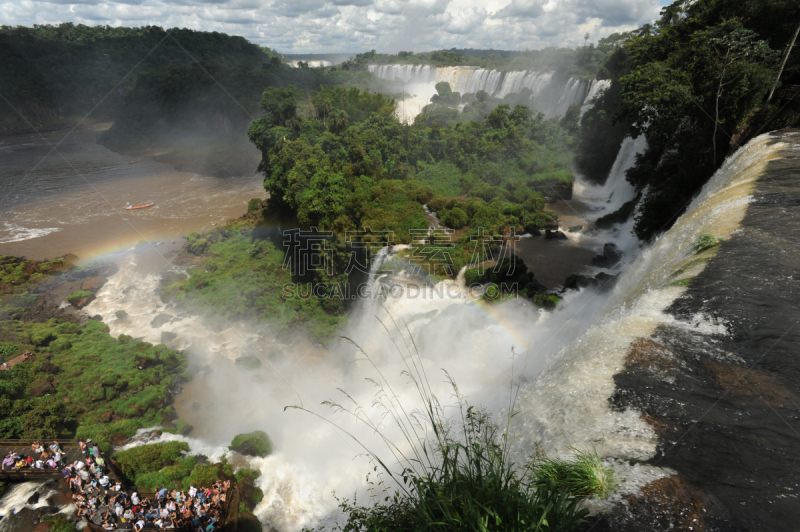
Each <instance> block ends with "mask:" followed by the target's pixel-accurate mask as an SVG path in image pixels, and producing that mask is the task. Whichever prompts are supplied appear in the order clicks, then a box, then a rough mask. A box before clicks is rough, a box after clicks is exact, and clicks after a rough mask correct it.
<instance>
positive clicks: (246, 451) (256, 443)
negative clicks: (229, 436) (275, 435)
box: [230, 430, 272, 457]
mask: <svg viewBox="0 0 800 532" xmlns="http://www.w3.org/2000/svg"><path fill="white" fill-rule="evenodd" d="M230 448H231V450H232V451H236V452H237V453H239V454H243V455H245V456H261V457H264V456H267V455H268V454H272V440H270V439H269V436H267V433H266V432H264V431H263V430H256V431H253V432H250V433H248V434H239V435H237V436H236V437H235V438H234V439H233V441H232V442H231V447H230Z"/></svg>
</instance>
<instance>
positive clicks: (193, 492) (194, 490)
mask: <svg viewBox="0 0 800 532" xmlns="http://www.w3.org/2000/svg"><path fill="white" fill-rule="evenodd" d="M195 495H197V488H195V487H194V486H189V497H191V498H192V499H194V496H195Z"/></svg>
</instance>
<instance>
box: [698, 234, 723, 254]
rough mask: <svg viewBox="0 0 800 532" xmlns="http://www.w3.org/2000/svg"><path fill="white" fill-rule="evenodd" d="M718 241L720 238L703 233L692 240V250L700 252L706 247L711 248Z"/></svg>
mask: <svg viewBox="0 0 800 532" xmlns="http://www.w3.org/2000/svg"><path fill="white" fill-rule="evenodd" d="M719 243H720V239H719V238H717V237H715V236H714V235H710V234H708V233H704V234H702V235H700V236H699V237H698V238H697V240H695V241H694V252H695V253H701V252H703V251H705V250H707V249H711V248H713V247H714V246H716V245H717V244H719Z"/></svg>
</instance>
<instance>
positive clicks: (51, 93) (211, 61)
mask: <svg viewBox="0 0 800 532" xmlns="http://www.w3.org/2000/svg"><path fill="white" fill-rule="evenodd" d="M168 31H169V33H167V31H165V30H163V29H162V28H159V27H156V26H146V27H141V28H124V27H112V26H95V27H88V26H84V25H82V24H79V25H74V24H72V23H63V24H59V25H57V26H50V25H36V26H34V27H32V28H26V27H21V26H16V27H11V26H3V27H2V28H0V47H2V48H3V50H4V51H5V53H4V54H3V57H2V58H1V59H0V92H2V93H3V94H4V95H5V96H6V98H8V100H9V101H10V103H11V104H12V105H13V106H14V107H16V108H17V109H18V110H20V111H21V112H22V113H23V114H24V115H26V116H29V117H31V119H32V120H33V121H34V122H38V123H39V125H45V127H47V126H58V125H65V124H68V123H70V122H73V123H74V122H76V121H77V120H78V117H81V116H83V115H84V114H86V113H88V112H89V111H92V118H94V119H105V120H107V119H113V118H115V117H116V116H117V115H118V113H119V111H120V109H121V108H123V107H124V106H125V105H126V103H127V102H126V99H127V98H128V95H129V93H130V91H131V90H133V89H134V87H135V86H136V84H137V81H138V78H139V76H145V77H147V76H152V75H154V74H155V73H158V72H168V71H170V69H178V70H179V71H181V72H186V71H190V70H191V65H192V64H193V63H194V60H195V59H196V60H198V61H200V62H201V63H202V64H204V65H206V68H214V65H226V66H227V67H228V68H230V69H234V68H240V69H241V68H246V69H253V68H256V67H257V68H260V67H261V65H262V64H264V63H267V64H271V61H272V59H273V57H276V55H275V54H274V53H273V52H272V51H270V50H268V49H265V48H261V47H259V46H256V45H253V44H251V43H249V42H247V40H245V39H244V38H242V37H231V36H228V35H224V34H220V33H217V32H213V33H211V32H197V31H192V30H187V29H178V28H173V29H170V30H168ZM184 48H185V49H186V50H187V51H188V53H187V52H185V51H184V50H183V49H184ZM151 52H152V53H151ZM189 54H191V56H190V55H189ZM276 59H277V58H276ZM140 62H141V63H140ZM134 67H136V68H135V69H134ZM131 72H132V75H130V76H129V75H128V74H130V73H131ZM206 77H207V76H206ZM120 82H121V84H120ZM118 84H120V85H119V87H117V85H118ZM112 89H113V90H112ZM165 96H167V95H165ZM176 96H177V94H176ZM96 105H97V106H98V107H97V108H96V109H94V107H95V106H96ZM142 112H147V111H146V110H144V109H143V110H142ZM0 116H2V117H3V122H4V124H5V127H7V128H8V127H10V128H12V130H13V128H15V127H21V128H22V129H27V128H26V127H25V126H24V125H23V123H22V119H21V118H20V117H19V116H17V115H16V113H15V112H13V111H12V110H11V109H10V108H9V107H8V106H7V105H6V103H5V102H2V103H0ZM5 132H6V133H8V132H10V131H9V130H6V131H5Z"/></svg>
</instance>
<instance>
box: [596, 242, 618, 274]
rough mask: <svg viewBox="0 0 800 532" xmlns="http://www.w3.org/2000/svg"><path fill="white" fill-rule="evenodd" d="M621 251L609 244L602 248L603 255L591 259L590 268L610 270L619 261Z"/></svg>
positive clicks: (614, 245)
mask: <svg viewBox="0 0 800 532" xmlns="http://www.w3.org/2000/svg"><path fill="white" fill-rule="evenodd" d="M621 258H622V251H621V250H620V249H619V248H618V247H617V246H616V244H613V243H611V242H609V243H607V244H606V245H604V246H603V253H601V254H600V255H597V256H595V257H594V258H593V259H592V266H597V267H598V268H610V267H612V266H614V265H615V264H616V263H618V262H619V261H620V259H621Z"/></svg>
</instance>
